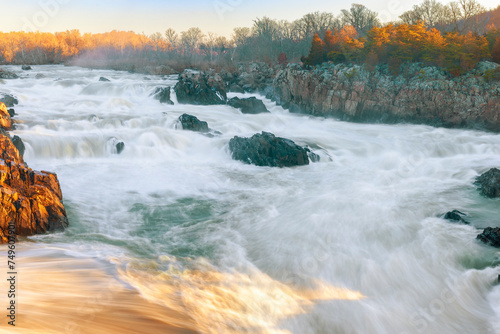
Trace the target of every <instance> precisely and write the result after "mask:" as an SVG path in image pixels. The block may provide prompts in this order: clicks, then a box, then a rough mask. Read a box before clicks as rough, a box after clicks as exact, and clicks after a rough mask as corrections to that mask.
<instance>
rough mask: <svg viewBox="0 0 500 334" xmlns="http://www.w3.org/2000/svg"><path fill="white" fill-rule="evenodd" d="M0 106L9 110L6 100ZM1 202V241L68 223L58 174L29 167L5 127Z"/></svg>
mask: <svg viewBox="0 0 500 334" xmlns="http://www.w3.org/2000/svg"><path fill="white" fill-rule="evenodd" d="M0 109H6V107H5V105H4V104H3V103H2V104H0ZM23 146H24V145H23ZM0 203H1V209H0V241H1V242H7V241H8V240H9V237H10V238H12V237H13V236H29V235H34V234H40V233H46V232H48V231H56V230H61V229H64V228H65V227H67V226H68V219H67V216H66V211H65V208H64V205H63V202H62V193H61V188H60V185H59V181H58V180H57V176H56V174H53V173H50V172H46V171H41V172H39V171H34V170H32V169H31V168H29V167H28V166H27V165H26V163H25V162H24V160H23V158H22V155H21V154H20V152H19V150H18V149H17V148H16V146H15V145H14V143H13V142H12V140H11V138H10V137H9V135H8V134H7V133H6V132H5V131H4V130H3V129H1V130H0ZM10 231H13V232H12V233H13V234H10V233H9V232H10Z"/></svg>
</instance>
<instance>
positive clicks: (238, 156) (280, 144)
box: [229, 131, 309, 167]
mask: <svg viewBox="0 0 500 334" xmlns="http://www.w3.org/2000/svg"><path fill="white" fill-rule="evenodd" d="M229 150H230V151H231V153H232V157H233V159H235V160H240V161H243V162H244V163H246V164H254V165H257V166H270V167H291V166H301V165H308V164H309V157H308V154H307V153H308V152H307V150H306V149H305V148H303V147H301V146H299V145H297V144H295V143H294V142H293V141H292V140H290V139H285V138H280V137H276V136H275V135H273V134H272V133H268V132H264V131H263V132H262V133H261V134H255V135H253V136H252V137H251V138H241V137H238V136H235V137H234V138H232V139H231V140H230V141H229Z"/></svg>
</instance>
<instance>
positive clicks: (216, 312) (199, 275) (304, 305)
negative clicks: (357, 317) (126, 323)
mask: <svg viewBox="0 0 500 334" xmlns="http://www.w3.org/2000/svg"><path fill="white" fill-rule="evenodd" d="M174 261H175V260H174ZM197 266H198V267H201V268H199V269H196V270H182V271H180V270H178V269H175V268H176V266H171V269H169V270H167V271H161V270H157V267H158V266H157V264H156V263H155V262H150V263H149V264H145V263H136V264H135V265H128V266H127V267H126V268H125V269H120V270H119V271H120V274H121V277H123V279H124V280H125V281H127V282H129V283H130V284H131V285H133V286H135V287H136V288H137V289H138V290H139V291H140V292H141V294H142V295H143V296H144V297H145V298H147V299H148V300H150V301H153V302H156V303H160V304H162V305H164V306H166V307H168V308H170V309H174V310H176V311H177V312H179V313H184V314H188V315H189V316H190V317H191V318H193V320H194V321H195V323H196V326H197V328H198V330H199V331H200V332H202V333H207V334H212V333H214V334H215V333H230V334H233V333H234V334H236V333H266V334H268V333H269V334H285V333H286V334H288V333H290V332H289V331H286V330H282V329H279V328H278V327H279V325H280V322H281V321H283V320H285V319H287V318H290V317H293V316H296V315H299V314H304V313H308V312H309V311H311V309H312V307H313V306H314V302H315V301H319V300H351V301H352V300H360V299H362V298H364V296H363V295H362V294H361V293H360V292H356V291H351V290H349V289H345V288H336V287H333V286H331V285H328V284H327V283H325V282H322V281H319V280H316V281H314V285H315V286H314V288H311V289H307V290H300V289H295V288H293V287H290V286H287V285H285V284H283V283H281V282H279V281H276V280H274V279H272V278H271V277H269V276H268V275H266V274H263V273H262V272H259V271H255V272H253V273H251V274H242V273H238V272H232V273H221V272H219V271H216V270H214V268H213V267H211V266H210V265H209V264H208V263H206V262H205V263H203V261H202V262H201V263H197ZM148 267H149V268H148ZM203 267H204V268H203Z"/></svg>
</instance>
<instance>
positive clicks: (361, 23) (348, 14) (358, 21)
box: [341, 4, 380, 36]
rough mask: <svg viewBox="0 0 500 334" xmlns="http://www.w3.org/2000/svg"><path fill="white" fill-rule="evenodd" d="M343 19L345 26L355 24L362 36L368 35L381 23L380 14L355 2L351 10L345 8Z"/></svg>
mask: <svg viewBox="0 0 500 334" xmlns="http://www.w3.org/2000/svg"><path fill="white" fill-rule="evenodd" d="M341 21H342V24H343V25H344V26H345V25H350V26H353V27H354V28H355V29H356V31H357V32H358V34H360V35H361V36H364V35H366V33H367V32H368V30H370V29H371V28H373V27H374V26H377V25H380V21H379V19H378V14H377V13H375V12H373V11H371V10H369V9H368V8H366V7H365V6H363V5H360V4H353V5H352V6H351V8H350V9H349V10H346V9H343V10H342V15H341Z"/></svg>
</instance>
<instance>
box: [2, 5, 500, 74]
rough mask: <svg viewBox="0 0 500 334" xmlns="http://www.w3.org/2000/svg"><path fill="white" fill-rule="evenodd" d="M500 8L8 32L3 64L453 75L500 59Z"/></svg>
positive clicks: (360, 10) (355, 8)
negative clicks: (410, 69) (178, 27)
mask: <svg viewBox="0 0 500 334" xmlns="http://www.w3.org/2000/svg"><path fill="white" fill-rule="evenodd" d="M499 26H500V6H499V7H498V8H496V9H494V10H487V9H486V8H484V7H483V6H482V5H480V4H479V3H478V2H477V1H476V0H458V1H453V2H450V3H449V4H447V5H443V4H441V3H439V2H437V1H435V0H425V1H424V2H422V3H421V4H419V5H415V6H414V7H413V9H412V10H409V11H407V12H405V13H403V14H402V15H401V16H400V17H399V20H397V21H395V22H389V23H385V24H382V23H381V22H380V20H379V19H378V14H377V13H376V12H373V11H371V10H369V9H368V8H366V7H365V6H363V5H359V4H353V5H352V6H351V8H349V9H345V10H342V11H341V12H340V13H339V15H334V14H333V13H328V12H314V13H309V14H306V15H304V16H303V17H302V18H300V19H298V20H295V21H293V22H290V21H286V20H274V19H271V18H268V17H262V18H257V19H255V20H254V22H253V26H252V27H238V28H235V29H234V30H233V33H232V35H231V37H230V38H227V37H224V36H217V35H216V34H214V33H210V32H208V33H204V32H203V31H202V30H201V29H199V28H196V27H193V28H190V29H188V30H186V31H182V32H180V33H178V32H176V31H175V30H174V29H172V28H168V29H166V31H165V32H163V33H160V32H157V33H154V34H152V35H149V36H148V35H145V34H138V33H135V32H131V31H129V32H125V31H111V32H107V33H100V34H90V33H83V34H82V33H81V32H80V31H79V30H67V31H64V32H58V33H43V32H0V55H1V57H0V63H2V64H54V63H75V60H78V61H77V62H76V63H77V64H82V65H88V66H96V67H98V66H101V67H106V66H108V67H109V66H111V67H113V66H115V65H116V66H118V65H120V64H137V65H138V66H144V65H168V66H170V67H172V68H173V69H176V70H182V69H183V68H186V67H194V68H208V67H231V66H234V64H237V63H240V62H253V61H262V62H266V63H269V64H274V63H278V62H279V63H281V64H286V63H287V62H299V61H301V62H303V63H304V65H305V66H314V65H318V64H321V63H323V62H334V63H338V62H347V63H358V64H366V66H368V68H374V66H377V65H379V64H387V66H388V67H389V70H390V71H391V73H397V72H398V70H399V67H400V65H401V64H402V63H404V62H423V63H425V64H429V65H437V66H441V67H443V68H444V69H446V70H447V71H449V72H450V73H451V74H453V75H459V74H462V73H464V72H467V71H469V70H470V69H472V68H474V66H475V64H477V62H479V61H481V60H493V61H496V62H500V29H499V28H498V27H499Z"/></svg>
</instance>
